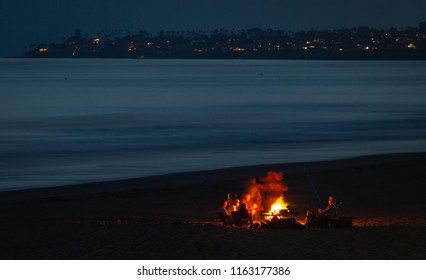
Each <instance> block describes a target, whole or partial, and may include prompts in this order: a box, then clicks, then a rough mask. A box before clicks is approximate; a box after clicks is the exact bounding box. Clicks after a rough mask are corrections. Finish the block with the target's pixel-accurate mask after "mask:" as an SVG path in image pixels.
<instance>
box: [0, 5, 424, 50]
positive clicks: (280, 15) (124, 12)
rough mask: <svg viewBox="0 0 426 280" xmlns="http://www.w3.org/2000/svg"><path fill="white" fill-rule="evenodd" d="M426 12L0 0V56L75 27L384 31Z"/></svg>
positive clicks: (412, 8) (56, 38)
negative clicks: (347, 29)
mask: <svg viewBox="0 0 426 280" xmlns="http://www.w3.org/2000/svg"><path fill="white" fill-rule="evenodd" d="M425 11H426V1H425V0H358V1H353V0H341V1H336V0H292V1H290V0H246V1H242V0H198V1H196V0H124V1H123V0H72V1H70V0H8V1H6V0H0V34H1V35H2V38H1V41H0V44H1V45H0V56H14V55H20V54H22V53H23V52H24V51H25V46H29V45H31V44H38V43H51V42H55V43H58V42H61V41H62V39H63V38H64V37H68V36H69V35H71V34H72V33H74V30H75V29H76V28H80V29H81V31H82V34H83V35H84V34H85V33H88V34H89V35H91V36H94V35H96V34H97V33H98V32H99V31H105V30H129V31H131V32H135V31H139V30H146V31H149V32H157V31H159V30H161V29H164V30H194V29H196V30H203V31H204V30H209V29H210V30H211V29H217V28H226V29H232V28H235V29H241V28H250V27H260V28H273V29H285V30H293V31H299V30H307V29H311V28H314V29H339V28H342V27H357V26H370V27H377V28H386V29H387V28H389V27H392V26H394V27H397V28H401V27H408V26H418V23H419V22H420V21H426V13H425Z"/></svg>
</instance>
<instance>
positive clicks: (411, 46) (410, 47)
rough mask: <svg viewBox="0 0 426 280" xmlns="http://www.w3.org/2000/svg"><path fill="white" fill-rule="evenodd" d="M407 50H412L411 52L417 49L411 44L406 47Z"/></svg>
mask: <svg viewBox="0 0 426 280" xmlns="http://www.w3.org/2000/svg"><path fill="white" fill-rule="evenodd" d="M407 48H409V49H412V50H415V49H417V46H416V45H414V44H413V43H410V44H409V45H408V46H407Z"/></svg>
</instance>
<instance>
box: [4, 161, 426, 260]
mask: <svg viewBox="0 0 426 280" xmlns="http://www.w3.org/2000/svg"><path fill="white" fill-rule="evenodd" d="M271 170H274V171H279V172H282V173H283V174H284V180H285V182H286V183H287V185H288V191H287V193H286V196H287V200H288V201H289V202H290V203H291V204H294V205H297V206H298V209H299V213H300V214H299V215H298V216H297V219H298V220H300V221H303V220H304V213H305V212H306V210H308V209H317V208H318V207H324V206H325V204H326V203H327V198H328V196H329V195H334V196H335V197H337V198H338V199H339V200H340V201H342V202H343V204H342V206H341V207H340V209H339V215H341V216H348V217H352V218H353V225H354V226H353V227H352V228H321V229H312V228H309V229H305V228H302V229H267V228H260V229H247V228H237V227H225V226H222V225H221V224H220V222H219V220H218V218H217V216H216V209H217V207H218V203H219V201H220V200H221V199H223V198H225V197H226V195H227V193H229V192H235V193H237V194H242V193H243V192H244V188H245V183H246V182H247V180H248V179H250V178H253V177H260V176H264V175H265V174H266V173H267V172H268V171H271ZM425 189H426V153H412V154H391V155H378V156H368V157H361V158H354V159H345V160H335V161H324V162H312V163H296V164H273V165H261V166H250V167H238V168H229V169H222V170H213V171H201V172H189V173H179V174H170V175H164V176H155V177H147V178H140V179H129V180H121V181H112V182H98V183H91V184H84V185H75V186H63V187H54V188H40V189H29V190H22V191H13V192H2V193H0V216H1V221H2V222H1V224H0V258H1V259H30V260H32V259H101V260H103V259H409V260H410V259H426V241H425V236H426V203H425V202H426V198H425V194H426V191H425Z"/></svg>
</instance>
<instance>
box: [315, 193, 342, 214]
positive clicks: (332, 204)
mask: <svg viewBox="0 0 426 280" xmlns="http://www.w3.org/2000/svg"><path fill="white" fill-rule="evenodd" d="M337 207H338V204H337V202H336V199H335V198H334V197H332V196H330V197H329V198H328V205H327V206H326V207H325V208H324V209H318V215H319V216H322V217H326V218H328V219H332V218H336V217H337Z"/></svg>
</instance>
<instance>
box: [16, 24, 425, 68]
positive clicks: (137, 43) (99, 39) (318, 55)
mask: <svg viewBox="0 0 426 280" xmlns="http://www.w3.org/2000/svg"><path fill="white" fill-rule="evenodd" d="M22 57H38V58H73V57H75V58H146V59H161V58H163V59H296V60H300V59H302V60H426V22H421V23H419V25H418V27H407V28H405V29H399V30H398V29H396V28H390V29H389V30H383V29H377V28H370V27H366V26H359V27H354V28H346V29H338V30H309V31H299V32H292V31H287V30H273V29H266V30H263V29H260V28H249V29H244V30H225V29H216V30H213V31H204V32H203V31H164V30H162V31H161V32H158V33H157V34H150V33H149V32H147V31H143V30H141V31H139V32H138V33H135V34H127V35H121V37H120V36H119V35H117V34H103V35H102V36H100V35H99V36H89V35H88V34H86V35H84V36H82V32H81V30H80V29H76V30H75V32H74V34H73V35H71V36H69V37H68V38H65V39H64V41H63V42H61V43H50V44H45V43H41V44H38V45H32V46H31V50H29V51H27V52H26V53H24V54H23V55H22Z"/></svg>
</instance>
